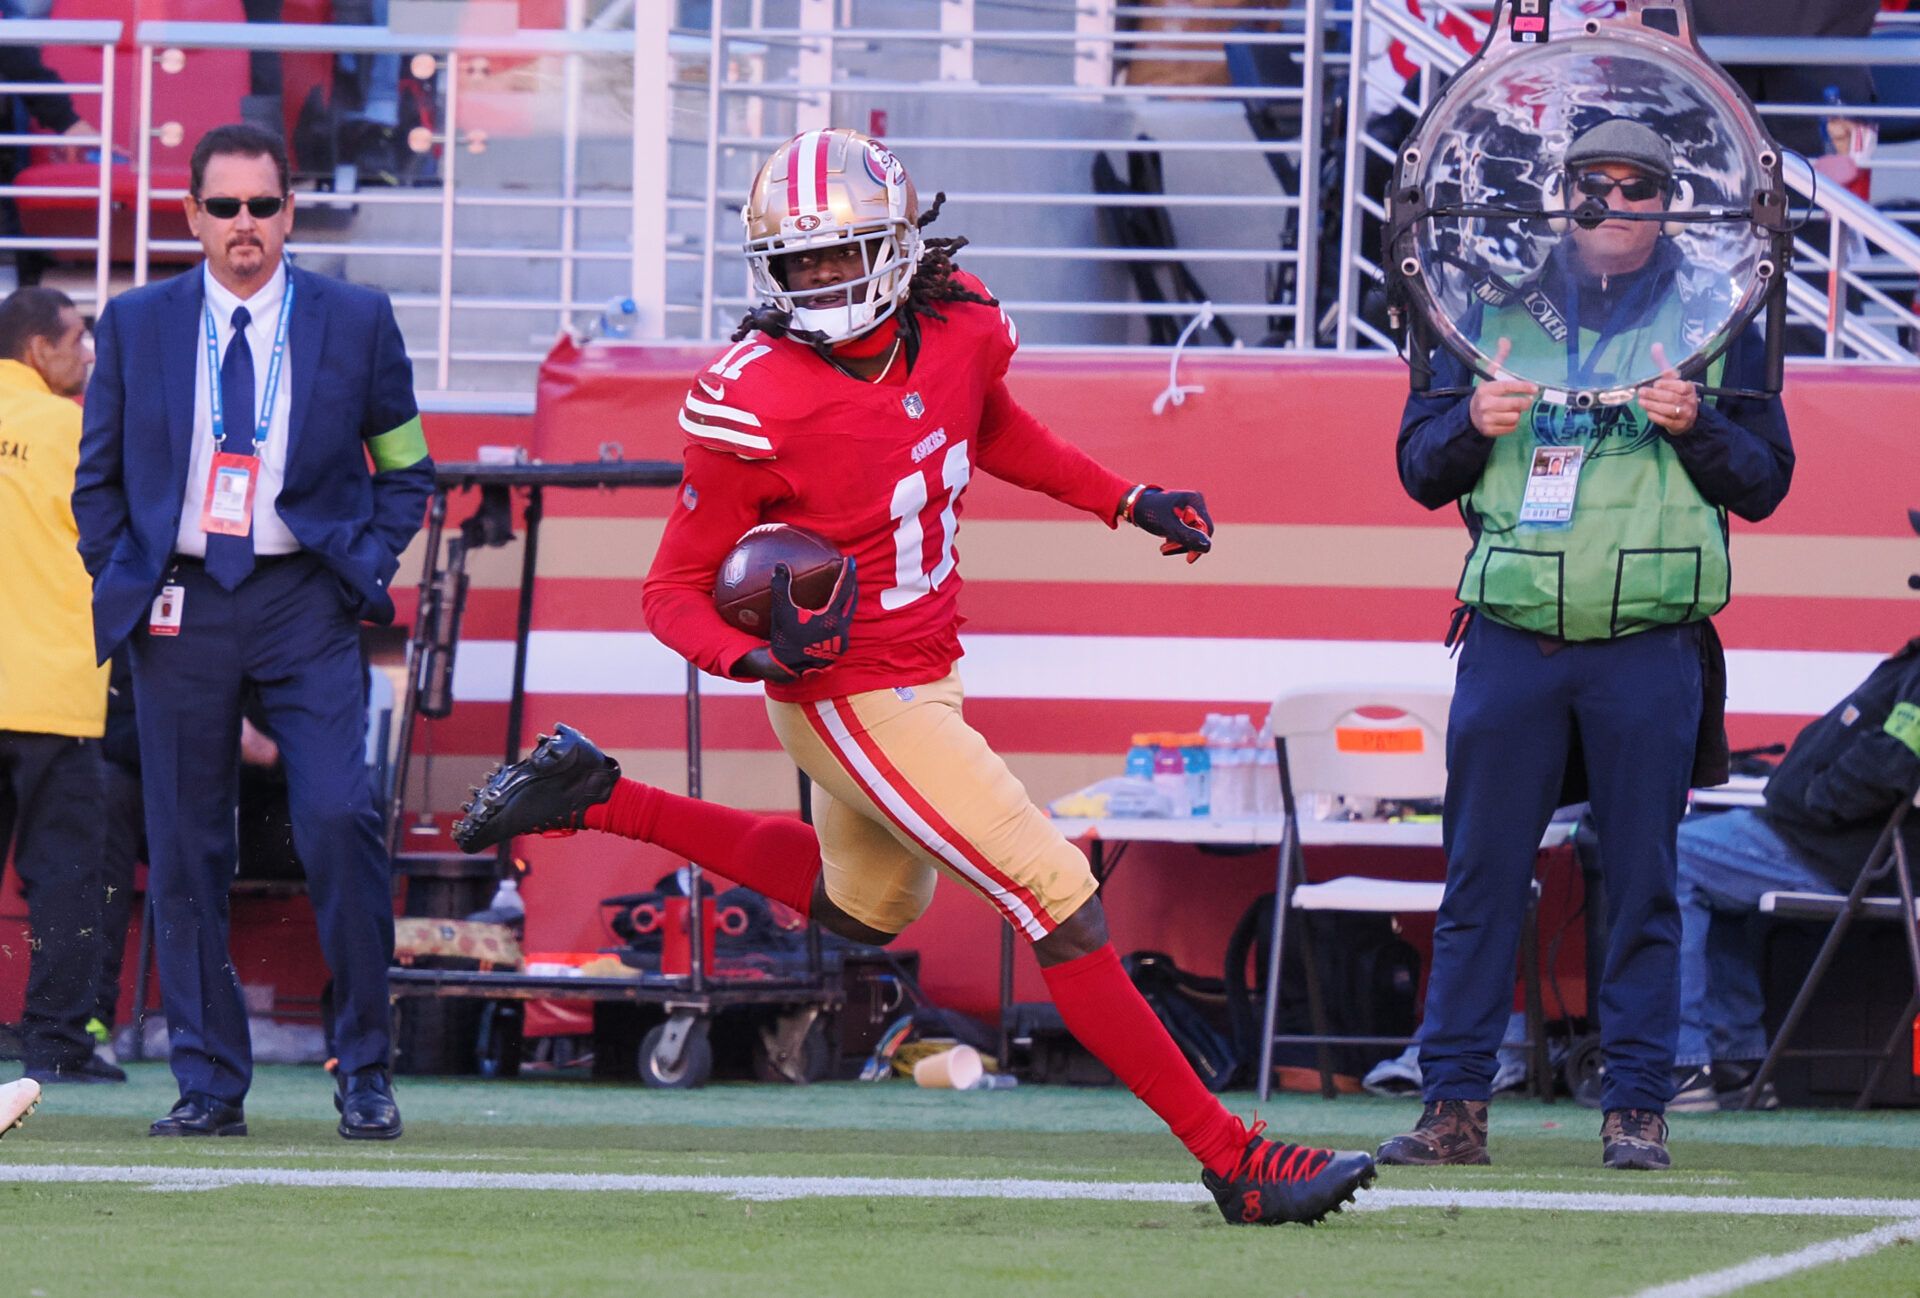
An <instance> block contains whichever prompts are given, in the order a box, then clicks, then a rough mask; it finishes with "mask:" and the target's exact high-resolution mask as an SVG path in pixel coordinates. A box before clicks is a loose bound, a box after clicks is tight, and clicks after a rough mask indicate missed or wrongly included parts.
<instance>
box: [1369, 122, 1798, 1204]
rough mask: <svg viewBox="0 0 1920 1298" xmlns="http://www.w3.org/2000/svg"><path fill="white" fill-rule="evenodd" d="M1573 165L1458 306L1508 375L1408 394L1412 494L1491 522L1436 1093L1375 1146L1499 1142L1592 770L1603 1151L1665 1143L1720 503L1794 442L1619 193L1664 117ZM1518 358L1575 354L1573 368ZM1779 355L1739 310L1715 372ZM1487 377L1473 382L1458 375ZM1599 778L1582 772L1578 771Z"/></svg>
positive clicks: (1672, 188)
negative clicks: (1556, 817)
mask: <svg viewBox="0 0 1920 1298" xmlns="http://www.w3.org/2000/svg"><path fill="white" fill-rule="evenodd" d="M1559 183H1560V184H1561V186H1562V187H1563V188H1562V193H1564V194H1565V195H1566V206H1568V207H1570V208H1573V210H1574V211H1575V213H1576V215H1575V216H1574V217H1573V219H1572V220H1571V221H1570V222H1569V223H1568V224H1569V228H1568V229H1567V230H1566V231H1565V235H1566V237H1564V238H1563V239H1561V240H1560V242H1559V244H1558V245H1557V246H1556V247H1555V248H1554V250H1553V251H1552V253H1551V254H1550V255H1549V256H1548V258H1547V261H1546V264H1545V265H1544V266H1543V267H1542V268H1541V270H1540V272H1539V274H1538V275H1537V276H1535V277H1534V279H1532V280H1531V281H1529V282H1528V283H1527V284H1524V285H1522V286H1520V287H1518V288H1515V289H1512V290H1510V291H1508V290H1506V289H1505V287H1504V286H1499V285H1496V286H1493V287H1492V288H1491V290H1490V291H1489V292H1486V293H1482V294H1480V295H1479V299H1480V302H1481V304H1482V305H1481V309H1480V318H1479V319H1478V320H1475V321H1462V322H1460V323H1461V325H1462V329H1463V332H1465V333H1466V334H1467V335H1468V336H1469V337H1473V338H1476V339H1478V340H1480V345H1481V349H1482V350H1483V351H1487V352H1490V354H1491V355H1492V357H1493V360H1494V367H1493V368H1494V370H1495V373H1496V375H1497V377H1495V378H1493V379H1490V380H1485V379H1481V380H1476V379H1475V378H1474V376H1472V375H1470V374H1469V373H1468V371H1467V369H1466V367H1465V366H1464V365H1463V364H1461V363H1460V362H1459V361H1458V360H1456V359H1454V358H1453V357H1451V356H1446V355H1441V356H1436V357H1435V364H1434V388H1435V389H1436V390H1435V391H1434V392H1432V393H1423V392H1415V393H1414V394H1412V395H1411V396H1410V397H1409V399H1408V401H1407V407H1406V411H1405V414H1404V415H1403V417H1402V420H1401V426H1400V437H1399V444H1398V458H1399V467H1400V477H1401V481H1402V483H1403V484H1404V485H1405V486H1406V489H1407V492H1408V494H1410V495H1411V496H1412V497H1413V498H1414V499H1415V500H1417V501H1419V502H1420V503H1421V504H1423V505H1425V506H1426V507H1427V508H1429V509H1438V508H1440V507H1441V506H1443V505H1447V504H1454V503H1457V504H1458V506H1459V508H1460V512H1461V516H1462V517H1463V519H1464V520H1465V522H1466V525H1467V530H1468V532H1469V533H1470V534H1471V536H1472V540H1473V547H1472V550H1471V551H1470V553H1469V555H1468V558H1467V561H1466V564H1465V567H1464V568H1463V570H1462V572H1461V576H1460V582H1459V587H1458V594H1459V598H1460V601H1461V605H1462V611H1461V614H1459V615H1456V616H1457V618H1461V617H1464V618H1465V619H1466V629H1465V631H1464V633H1463V635H1462V636H1461V639H1462V641H1463V647H1462V648H1461V649H1460V663H1459V667H1458V675H1457V679H1456V683H1455V687H1454V698H1453V706H1452V711H1451V713H1450V716H1449V720H1448V733H1447V797H1446V809H1445V813H1446V814H1445V840H1446V850H1447V889H1446V895H1445V899H1444V900H1443V901H1442V903H1441V907H1440V913H1439V916H1438V918H1437V921H1436V924H1435V929H1434V953H1433V969H1432V975H1431V977H1430V978H1429V980H1428V986H1427V1002H1426V1017H1425V1022H1424V1023H1423V1025H1422V1028H1421V1035H1420V1066H1421V1072H1422V1091H1423V1097H1424V1099H1425V1101H1426V1106H1425V1109H1424V1111H1423V1112H1422V1114H1421V1117H1420V1120H1419V1122H1418V1124H1417V1125H1416V1126H1415V1127H1414V1129H1413V1130H1412V1131H1411V1132H1409V1133H1407V1134H1405V1135H1401V1136H1396V1137H1394V1138H1393V1139H1391V1140H1389V1141H1387V1142H1386V1143H1385V1144H1384V1145H1382V1146H1381V1147H1380V1154H1379V1158H1380V1161H1381V1162H1383V1163H1399V1164H1432V1163H1485V1162H1488V1161H1490V1160H1489V1156H1488V1150H1487V1101H1488V1099H1489V1097H1490V1095H1491V1085H1492V1080H1493V1074H1494V1067H1495V1062H1494V1056H1495V1051H1496V1050H1497V1049H1498V1047H1499V1045H1500V1040H1501V1036H1502V1034H1503V1031H1504V1029H1505V1026H1506V1022H1507V1017H1508V1012H1509V1009H1510V1007H1511V1004H1512V998H1513V983H1514V959H1515V954H1516V950H1517V946H1518V943H1519V938H1520V926H1521V923H1522V921H1523V917H1524V915H1525V913H1526V909H1527V899H1528V895H1529V892H1530V889H1531V887H1532V876H1533V864H1534V856H1535V852H1536V850H1537V848H1538V845H1539V843H1540V838H1541V835H1542V834H1543V833H1544V831H1545V829H1546V825H1547V822H1548V820H1549V819H1550V818H1551V816H1552V814H1553V810H1554V808H1555V807H1556V806H1558V805H1561V804H1563V803H1565V802H1569V801H1576V800H1578V799H1579V797H1580V796H1590V797H1591V799H1592V803H1593V812H1594V817H1595V820H1596V822H1597V824H1598V827H1599V831H1600V837H1601V840H1602V842H1604V843H1605V845H1606V851H1605V865H1604V868H1605V885H1606V894H1607V906H1608V914H1607V927H1608V933H1609V938H1608V946H1607V950H1606V953H1605V960H1604V965H1603V974H1602V979H1601V985H1600V986H1599V988H1597V989H1593V991H1592V992H1590V996H1593V997H1595V998H1596V999H1595V1001H1594V1003H1595V1004H1596V1006H1597V1010H1598V1017H1599V1020H1600V1032H1601V1042H1602V1047H1603V1052H1604V1056H1605V1059H1606V1065H1607V1079H1606V1086H1605V1090H1604V1092H1603V1095H1602V1107H1603V1108H1604V1109H1605V1110H1606V1117H1605V1121H1604V1123H1603V1126H1602V1129H1601V1140H1602V1161H1603V1162H1604V1164H1605V1165H1606V1166H1608V1167H1618V1168H1638V1169H1658V1168H1665V1167H1667V1166H1668V1165H1669V1162H1670V1159H1669V1155H1668V1152H1667V1148H1666V1135H1667V1128H1666V1121H1665V1118H1664V1117H1663V1114H1664V1112H1665V1108H1666V1104H1667V1101H1668V1099H1669V1098H1670V1095H1671V1091H1672V1073H1673V1062H1674V1052H1675V1047H1676V1037H1677V1032H1678V1018H1679V938H1680V917H1679V910H1678V907H1677V904H1676V902H1675V896H1674V890H1675V878H1674V874H1675V866H1674V852H1675V848H1674V841H1675V835H1676V832H1677V829H1678V826H1679V820H1680V815H1681V813H1682V811H1683V810H1684V809H1685V806H1686V794H1687V789H1688V787H1689V785H1691V784H1695V783H1698V782H1700V781H1701V779H1703V778H1704V779H1707V781H1708V782H1717V780H1715V779H1714V778H1713V777H1712V768H1713V767H1714V766H1715V765H1719V766H1721V767H1722V769H1724V759H1725V751H1726V740H1725V732H1724V728H1723V725H1722V712H1723V709H1724V701H1725V665H1724V659H1723V656H1722V654H1721V651H1720V645H1719V641H1718V639H1717V637H1715V636H1714V634H1713V630H1712V627H1711V625H1710V624H1709V623H1708V622H1707V619H1708V618H1709V617H1711V616H1712V615H1713V614H1714V613H1716V612H1718V611H1719V610H1720V609H1721V608H1722V607H1724V606H1725V604H1726V602H1727V598H1728V594H1729V568H1728V562H1727V514H1728V512H1729V511H1731V512H1733V513H1735V514H1738V515H1740V516H1741V517H1742V518H1745V519H1748V520H1750V521H1758V520H1760V519H1763V518H1765V517H1767V515H1769V514H1770V513H1772V512H1773V510H1774V508H1775V507H1776V506H1778V505H1779V503H1780V501H1781V500H1782V499H1783V498H1784V497H1785V495H1786V493H1787V487H1788V484H1789V482H1790V481H1791V479H1792V475H1793V447H1792V443H1791V441H1790V439H1789V437H1788V433H1787V425H1786V417H1785V414H1784V412H1783V411H1782V410H1781V407H1780V402H1779V399H1778V398H1777V397H1771V398H1766V397H1759V396H1754V395H1721V396H1719V397H1709V398H1703V397H1702V395H1701V392H1700V390H1699V389H1698V388H1696V387H1695V385H1694V384H1692V383H1690V382H1686V381H1684V380H1682V379H1681V378H1680V376H1679V374H1678V372H1677V370H1676V368H1675V365H1676V364H1677V363H1679V362H1681V361H1683V360H1684V359H1685V358H1686V357H1688V356H1691V355H1692V354H1693V353H1694V351H1695V350H1697V341H1689V339H1690V338H1692V339H1695V340H1697V339H1698V337H1699V335H1700V333H1701V330H1700V329H1699V328H1698V327H1697V323H1696V322H1697V321H1698V320H1699V319H1700V318H1701V317H1702V314H1703V312H1702V308H1703V306H1704V307H1705V308H1706V312H1705V314H1708V315H1711V314H1712V313H1713V308H1714V304H1712V303H1703V302H1702V301H1701V300H1700V298H1699V294H1700V292H1701V290H1698V289H1697V288H1696V287H1695V286H1694V284H1693V283H1692V280H1691V279H1690V277H1689V276H1688V275H1687V274H1686V273H1685V272H1686V271H1687V269H1688V267H1687V264H1686V257H1685V253H1684V251H1683V248H1682V245H1681V244H1680V243H1679V242H1678V241H1677V240H1676V239H1675V238H1674V237H1673V236H1674V234H1676V233H1677V232H1678V227H1676V226H1673V225H1671V224H1670V223H1668V222H1663V221H1660V220H1657V219H1641V220H1622V219H1605V216H1604V213H1605V212H1606V211H1611V212H1629V213H1642V214H1654V213H1658V212H1661V211H1663V210H1667V209H1668V208H1669V207H1670V205H1671V204H1672V203H1673V200H1674V195H1675V192H1676V187H1677V186H1676V176H1675V174H1674V164H1673V154H1672V150H1671V148H1670V147H1669V145H1668V144H1667V142H1666V141H1665V140H1664V139H1662V137H1661V136H1660V135H1659V134H1658V133H1656V132H1655V131H1653V130H1652V129H1651V128H1650V127H1647V126H1645V125H1643V124H1641V123H1638V122H1634V121H1630V120H1626V119H1622V118H1607V119H1605V120H1602V121H1600V122H1599V123H1597V124H1595V125H1592V126H1589V127H1588V128H1587V129H1586V130H1584V131H1583V132H1582V133H1581V134H1579V135H1578V136H1576V137H1575V139H1574V141H1573V142H1572V144H1571V145H1569V146H1568V148H1567V151H1566V153H1565V155H1564V157H1563V158H1562V171H1561V177H1560V182H1559ZM1576 205H1579V206H1576ZM1602 205H1604V211H1603V208H1602ZM1550 206H1552V204H1550ZM1701 278H1703V279H1704V278H1707V277H1701ZM1709 291H1710V290H1709ZM1489 343H1491V346H1490V347H1489V346H1488V344H1489ZM1562 366H1564V370H1562V368H1561V367H1562ZM1516 372H1518V373H1530V374H1534V375H1539V374H1543V373H1551V374H1555V375H1558V374H1560V373H1563V372H1564V374H1565V376H1566V380H1565V388H1564V389H1562V388H1560V387H1558V386H1553V387H1543V386H1541V385H1538V384H1535V383H1532V382H1528V381H1524V380H1522V379H1520V378H1518V377H1515V374H1516ZM1763 373H1764V356H1763V348H1762V343H1761V339H1760V337H1759V335H1758V331H1757V330H1749V331H1748V332H1747V333H1745V334H1742V335H1741V336H1739V337H1737V338H1736V339H1735V340H1734V342H1733V344H1732V346H1731V347H1730V348H1729V349H1728V351H1727V353H1726V355H1725V356H1723V357H1722V358H1720V359H1719V360H1717V361H1715V362H1714V364H1712V365H1711V366H1710V367H1708V369H1707V371H1706V372H1705V373H1704V374H1703V375H1702V377H1703V378H1704V380H1705V382H1706V384H1707V386H1709V387H1712V388H1718V389H1722V390H1723V391H1724V392H1744V393H1752V392H1755V391H1756V390H1758V389H1759V388H1761V387H1762V386H1763V379H1762V375H1763ZM1649 374H1657V375H1658V377H1655V378H1652V379H1650V380H1645V381H1642V380H1643V378H1644V376H1646V375H1649ZM1469 384H1472V395H1471V396H1470V397H1464V398H1463V397H1460V396H1458V395H1446V394H1444V393H1443V392H1442V391H1440V389H1447V388H1451V389H1454V390H1455V393H1456V394H1457V393H1458V392H1459V391H1460V390H1461V389H1464V388H1466V387H1467V386H1468V385H1469ZM1636 384H1637V385H1638V386H1633V385H1636ZM1582 392H1584V393H1598V394H1600V395H1599V399H1597V400H1593V399H1581V398H1579V397H1577V396H1575V395H1573V394H1577V393H1582ZM1455 629H1456V631H1457V630H1458V621H1457V622H1456V628H1455ZM1452 639H1453V637H1452V636H1449V641H1450V642H1451V641H1452ZM1696 768H1698V769H1696ZM1569 776H1571V777H1572V778H1571V780H1570V779H1569ZM1582 777H1584V784H1585V788H1586V793H1585V794H1584V795H1581V794H1576V795H1575V796H1573V797H1569V796H1565V794H1566V791H1567V790H1568V789H1569V788H1570V787H1577V786H1578V785H1579V784H1580V783H1581V782H1582ZM1719 778H1724V775H1723V774H1721V775H1720V776H1719Z"/></svg>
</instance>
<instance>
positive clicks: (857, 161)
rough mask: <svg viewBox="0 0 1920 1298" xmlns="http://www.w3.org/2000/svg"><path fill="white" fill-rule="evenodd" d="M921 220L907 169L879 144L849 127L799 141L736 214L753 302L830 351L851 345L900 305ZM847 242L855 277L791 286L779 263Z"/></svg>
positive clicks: (770, 166)
mask: <svg viewBox="0 0 1920 1298" xmlns="http://www.w3.org/2000/svg"><path fill="white" fill-rule="evenodd" d="M919 215H920V203H919V198H918V196H917V194H916V193H915V192H914V188H913V182H912V181H911V180H909V179H908V178H907V172H906V168H905V167H903V166H901V165H900V161H899V159H897V158H895V157H894V156H893V154H892V153H891V152H889V151H888V150H887V149H886V148H885V147H884V146H882V145H881V144H879V143H878V142H876V141H874V140H871V139H869V138H868V137H866V136H864V135H862V134H860V133H859V132H858V131H854V130H849V129H847V128H846V127H835V128H833V129H831V130H823V131H806V132H803V133H801V134H799V135H796V136H794V137H793V138H792V139H791V140H788V141H787V142H786V143H785V144H782V145H781V146H780V147H779V148H777V149H775V150H774V151H773V154H772V156H770V157H769V158H768V159H767V160H766V162H764V163H763V164H761V167H760V170H759V173H758V174H757V175H755V176H754V179H753V187H752V189H751V190H750V191H749V193H748V196H747V205H746V207H745V208H744V209H742V211H741V217H742V220H743V222H744V223H745V226H746V243H745V248H744V251H745V253H746V258H747V268H748V272H749V274H750V276H751V278H752V282H753V288H754V292H755V293H757V294H758V295H759V296H760V297H761V298H762V299H763V300H764V301H765V302H767V303H768V304H770V305H772V306H774V307H776V308H778V309H780V310H782V311H785V312H788V313H789V314H790V315H791V316H792V318H793V323H794V325H795V326H796V327H797V328H799V329H804V330H810V331H812V332H814V333H817V334H819V335H821V337H823V338H824V339H825V340H826V341H827V342H829V343H839V342H845V341H847V340H849V339H852V338H858V337H859V336H860V335H862V334H865V333H868V332H870V331H871V330H872V329H873V328H874V327H875V326H877V325H879V324H880V323H881V321H883V320H885V319H887V318H888V317H889V316H892V315H893V314H895V313H896V312H897V311H898V310H899V308H900V305H901V304H902V303H903V302H905V301H906V297H907V288H908V285H909V284H910V283H911V282H912V280H913V273H914V270H915V268H916V267H917V266H918V265H919V262H920V254H921V250H922V244H921V239H920V230H919V226H918V224H917V221H918V218H919ZM849 241H858V243H859V245H860V258H861V260H860V273H859V274H858V275H856V276H849V277H848V278H846V279H843V280H841V281H839V282H838V283H833V284H827V285H823V286H821V287H818V288H809V289H794V288H792V287H790V286H789V284H788V283H787V275H786V274H785V273H784V267H782V266H781V264H780V263H781V260H782V259H783V258H785V257H788V256H790V255H792V254H794V253H800V252H810V251H821V250H824V249H830V248H834V247H836V246H842V245H844V244H846V243H847V242H849ZM842 295H844V301H841V302H835V303H833V304H821V305H814V304H816V303H822V301H823V299H827V298H836V297H841V296H842Z"/></svg>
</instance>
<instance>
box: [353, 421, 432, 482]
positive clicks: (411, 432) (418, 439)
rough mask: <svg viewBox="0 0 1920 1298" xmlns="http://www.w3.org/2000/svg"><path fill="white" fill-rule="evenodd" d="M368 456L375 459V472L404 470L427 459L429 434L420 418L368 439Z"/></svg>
mask: <svg viewBox="0 0 1920 1298" xmlns="http://www.w3.org/2000/svg"><path fill="white" fill-rule="evenodd" d="M367 454H369V455H371V456H372V457H373V471H374V472H375V473H385V472H387V470H389V469H404V468H406V467H408V466H409V465H414V464H418V463H420V461H422V460H424V459H426V458H427V434H426V432H425V430H423V429H422V428H421V427H420V416H419V415H415V416H414V417H413V418H411V419H409V420H407V422H406V423H404V424H402V425H400V426H399V427H398V428H395V429H392V430H391V431H389V432H384V433H381V434H380V435H379V436H378V437H369V438H368V439H367Z"/></svg>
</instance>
